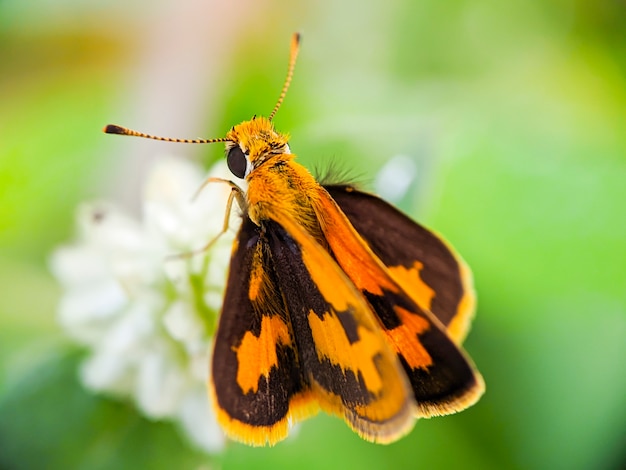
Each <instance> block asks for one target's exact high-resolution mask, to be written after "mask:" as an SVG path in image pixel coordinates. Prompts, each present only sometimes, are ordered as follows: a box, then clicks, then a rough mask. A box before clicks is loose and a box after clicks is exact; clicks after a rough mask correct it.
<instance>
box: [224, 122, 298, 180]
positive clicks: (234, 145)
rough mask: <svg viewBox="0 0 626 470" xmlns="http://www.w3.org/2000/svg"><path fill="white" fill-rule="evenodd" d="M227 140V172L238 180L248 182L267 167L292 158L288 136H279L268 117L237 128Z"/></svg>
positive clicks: (242, 124)
mask: <svg viewBox="0 0 626 470" xmlns="http://www.w3.org/2000/svg"><path fill="white" fill-rule="evenodd" d="M225 140H226V161H227V163H228V168H229V169H230V171H231V172H232V173H233V175H235V176H236V177H237V178H246V177H247V176H248V175H249V174H250V173H251V172H252V171H254V170H255V169H256V168H258V167H260V166H261V165H263V164H264V163H266V162H268V161H270V160H274V159H275V158H277V157H280V156H284V155H290V154H291V151H290V150H289V145H288V140H289V136H288V135H286V134H281V133H279V132H277V131H276V130H275V129H274V125H273V124H272V122H271V121H270V120H269V119H267V118H265V117H256V116H255V117H253V118H252V119H251V120H249V121H244V122H242V123H241V124H238V125H236V126H234V127H233V128H232V129H231V130H230V131H228V133H227V134H226V139H225Z"/></svg>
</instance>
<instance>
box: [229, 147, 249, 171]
mask: <svg viewBox="0 0 626 470" xmlns="http://www.w3.org/2000/svg"><path fill="white" fill-rule="evenodd" d="M226 163H227V164H228V169H229V170H230V172H231V173H232V174H233V175H235V176H236V177H237V178H241V179H243V178H244V177H245V176H246V167H247V166H248V160H247V159H246V156H245V155H244V153H243V150H241V147H239V145H235V146H234V147H233V148H231V149H230V150H229V151H228V156H227V157H226Z"/></svg>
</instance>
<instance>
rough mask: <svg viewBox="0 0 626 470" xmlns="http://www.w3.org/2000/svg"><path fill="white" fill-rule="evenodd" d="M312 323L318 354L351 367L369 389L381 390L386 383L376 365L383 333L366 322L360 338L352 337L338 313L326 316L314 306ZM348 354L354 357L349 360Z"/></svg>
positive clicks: (320, 356)
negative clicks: (319, 312)
mask: <svg viewBox="0 0 626 470" xmlns="http://www.w3.org/2000/svg"><path fill="white" fill-rule="evenodd" d="M309 325H310V326H311V332H312V334H313V340H314V341H315V346H316V347H317V355H318V357H319V358H320V359H321V360H323V359H325V358H326V359H328V360H329V361H330V362H331V363H332V364H336V365H338V366H339V367H341V368H342V370H344V372H345V370H346V368H347V367H349V369H350V370H352V371H353V372H354V374H355V375H357V376H358V375H359V374H360V375H361V376H362V377H363V381H364V382H365V386H366V387H367V390H369V391H370V392H371V393H373V394H376V395H378V394H380V392H381V390H382V388H383V383H382V379H381V376H380V372H379V371H378V370H377V369H376V365H375V356H376V355H378V354H381V352H380V343H379V337H378V336H377V335H376V334H375V333H372V332H371V331H368V330H367V329H366V328H363V327H362V326H359V327H357V329H356V336H358V338H348V333H347V332H346V330H345V328H344V326H343V325H342V324H341V321H340V320H339V317H338V316H337V314H336V313H334V312H333V313H330V314H329V313H326V314H324V315H323V319H320V317H319V316H318V315H317V314H316V313H315V312H314V311H312V310H311V312H310V313H309ZM346 355H348V356H350V360H349V361H346Z"/></svg>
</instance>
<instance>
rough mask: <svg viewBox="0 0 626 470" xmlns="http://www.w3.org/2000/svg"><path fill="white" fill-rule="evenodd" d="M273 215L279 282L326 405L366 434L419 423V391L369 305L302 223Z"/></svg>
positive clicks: (381, 438)
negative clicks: (415, 392) (416, 408)
mask: <svg viewBox="0 0 626 470" xmlns="http://www.w3.org/2000/svg"><path fill="white" fill-rule="evenodd" d="M272 217H273V218H275V219H276V220H275V221H269V222H268V223H267V224H266V229H267V230H266V233H267V237H268V243H269V245H270V251H271V256H272V260H273V263H274V266H275V267H276V274H277V278H278V285H279V287H280V290H281V292H282V294H283V296H284V299H285V303H286V305H287V307H288V310H289V315H290V318H291V323H292V325H293V331H294V337H295V342H296V346H297V350H298V352H299V359H300V363H301V367H302V370H303V371H304V373H305V375H306V376H307V378H308V382H309V383H310V384H311V389H312V390H313V391H314V392H315V396H316V398H317V400H318V401H319V404H320V406H321V407H322V408H323V409H324V410H325V411H327V412H329V413H331V414H335V415H338V416H341V417H343V418H344V419H345V420H346V421H347V423H348V424H349V425H350V427H352V429H354V430H355V431H356V432H357V433H358V434H359V435H361V436H362V437H363V438H365V439H367V440H370V441H374V442H390V441H393V440H395V439H397V438H399V437H400V436H401V435H403V434H405V433H406V432H408V431H409V430H410V429H411V427H412V425H413V421H414V418H413V409H414V401H413V396H412V393H411V391H410V388H409V384H408V381H407V378H406V376H405V374H404V371H403V369H402V367H401V365H400V363H399V361H398V359H397V357H396V355H395V353H394V351H393V350H392V349H391V348H390V347H389V344H388V342H387V340H386V338H385V337H384V335H383V333H382V331H381V329H380V326H379V325H378V323H377V321H376V319H375V317H374V315H373V313H372V312H371V310H370V307H369V305H368V304H367V302H365V300H364V299H363V298H362V296H361V294H360V293H359V292H358V291H357V290H356V289H355V287H354V286H353V284H352V283H351V282H350V281H349V279H348V278H347V277H346V276H345V275H344V273H343V272H342V271H341V269H340V268H339V266H337V264H336V263H335V262H334V261H333V260H332V258H331V257H330V255H329V254H328V252H327V251H326V250H325V249H324V248H322V247H321V246H320V245H319V244H318V243H316V242H315V241H314V240H313V238H312V237H310V236H309V235H308V234H307V233H305V232H304V231H303V230H302V228H301V227H300V226H298V225H296V224H295V223H294V222H293V221H292V220H290V219H285V218H282V219H281V217H280V216H279V215H278V214H276V213H273V214H272Z"/></svg>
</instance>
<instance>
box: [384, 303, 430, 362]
mask: <svg viewBox="0 0 626 470" xmlns="http://www.w3.org/2000/svg"><path fill="white" fill-rule="evenodd" d="M395 311H396V313H397V314H398V318H399V319H400V321H401V322H402V324H401V325H400V326H398V327H396V328H393V329H392V330H385V333H387V336H389V338H390V339H391V344H392V345H393V347H394V348H395V350H396V352H397V353H398V354H402V356H403V357H404V358H405V359H406V362H407V363H408V364H409V366H411V367H412V368H421V369H426V368H427V367H429V366H431V365H432V364H433V359H432V357H431V356H430V354H428V351H426V348H425V347H424V346H423V345H422V343H421V342H419V341H418V340H417V338H418V337H419V336H420V335H422V334H423V333H424V332H426V330H428V329H429V328H430V324H429V323H428V321H427V320H425V319H424V318H423V317H419V316H417V315H413V314H412V313H411V312H409V311H407V310H405V309H403V308H402V307H396V308H395Z"/></svg>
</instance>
